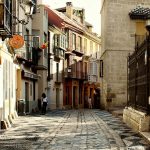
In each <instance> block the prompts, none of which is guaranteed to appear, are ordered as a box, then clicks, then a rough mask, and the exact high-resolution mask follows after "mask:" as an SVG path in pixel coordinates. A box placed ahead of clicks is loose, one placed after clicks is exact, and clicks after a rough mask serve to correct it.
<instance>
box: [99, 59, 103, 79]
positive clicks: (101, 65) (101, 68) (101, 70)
mask: <svg viewBox="0 0 150 150" xmlns="http://www.w3.org/2000/svg"><path fill="white" fill-rule="evenodd" d="M100 77H103V60H100Z"/></svg>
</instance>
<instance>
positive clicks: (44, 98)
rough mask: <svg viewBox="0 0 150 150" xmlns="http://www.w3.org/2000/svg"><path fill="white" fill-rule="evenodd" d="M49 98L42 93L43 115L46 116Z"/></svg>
mask: <svg viewBox="0 0 150 150" xmlns="http://www.w3.org/2000/svg"><path fill="white" fill-rule="evenodd" d="M47 103H48V101H47V97H46V94H45V93H42V114H43V115H45V114H46V107H47Z"/></svg>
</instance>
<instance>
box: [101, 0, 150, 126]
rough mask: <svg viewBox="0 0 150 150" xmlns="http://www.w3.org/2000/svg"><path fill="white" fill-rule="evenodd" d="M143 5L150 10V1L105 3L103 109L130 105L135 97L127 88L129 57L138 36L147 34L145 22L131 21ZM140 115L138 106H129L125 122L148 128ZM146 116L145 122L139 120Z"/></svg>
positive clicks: (102, 61) (102, 65)
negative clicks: (138, 8)
mask: <svg viewBox="0 0 150 150" xmlns="http://www.w3.org/2000/svg"><path fill="white" fill-rule="evenodd" d="M139 5H142V6H143V7H145V8H147V7H149V5H150V2H149V1H148V0H144V1H142V0H141V1H140V0H135V1H132V2H131V1H122V0H118V1H107V0H104V1H103V2H102V8H101V15H102V26H101V31H102V35H101V38H102V55H101V72H100V74H101V90H102V92H101V95H102V96H101V106H102V107H103V108H106V109H110V108H111V107H114V106H127V99H128V98H129V97H130V96H131V95H129V91H128V90H129V88H127V82H128V80H127V77H128V73H129V72H128V68H127V66H128V64H127V58H128V56H129V54H132V53H133V52H134V51H135V46H136V45H135V43H136V41H137V37H138V36H140V35H143V34H145V33H146V28H145V21H144V20H140V19H137V20H134V19H131V18H130V15H129V13H130V12H131V11H132V10H134V9H135V8H136V7H138V6H139ZM137 35H138V36H137ZM139 40H140V39H139ZM141 64H142V63H141ZM127 89H128V90H127ZM130 90H131V88H130ZM127 92H128V93H127ZM136 101H137V96H136ZM140 114H142V113H141V112H140V111H137V110H136V109H135V108H134V107H131V108H130V107H127V109H125V110H124V121H125V122H126V123H127V124H128V125H130V126H132V127H133V128H134V129H139V128H140V127H141V126H142V127H144V126H147V125H148V124H147V123H149V121H148V119H147V118H146V117H143V116H144V114H143V115H140ZM142 117H143V118H145V120H142V119H139V118H142ZM139 120H140V121H139ZM139 122H143V124H141V125H139ZM144 124H145V125H144Z"/></svg>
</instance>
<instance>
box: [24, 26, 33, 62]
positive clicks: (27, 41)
mask: <svg viewBox="0 0 150 150" xmlns="http://www.w3.org/2000/svg"><path fill="white" fill-rule="evenodd" d="M25 32H26V33H25V36H24V40H25V44H26V56H27V58H26V59H27V60H29V59H31V46H30V39H29V36H30V35H29V30H28V29H26V31H25Z"/></svg>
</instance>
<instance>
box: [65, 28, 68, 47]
mask: <svg viewBox="0 0 150 150" xmlns="http://www.w3.org/2000/svg"><path fill="white" fill-rule="evenodd" d="M65 33H66V48H69V30H66V31H65Z"/></svg>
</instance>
